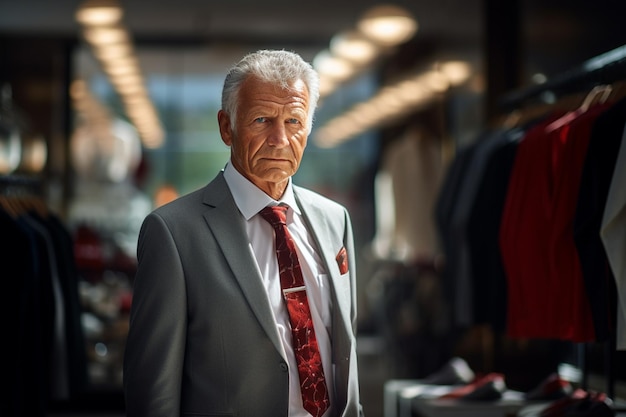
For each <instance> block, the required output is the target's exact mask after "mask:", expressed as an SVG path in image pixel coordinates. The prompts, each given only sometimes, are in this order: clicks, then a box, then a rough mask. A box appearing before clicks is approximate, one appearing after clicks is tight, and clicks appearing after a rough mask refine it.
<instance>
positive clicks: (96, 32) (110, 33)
mask: <svg viewBox="0 0 626 417" xmlns="http://www.w3.org/2000/svg"><path fill="white" fill-rule="evenodd" d="M84 36H85V39H87V42H89V43H90V44H91V45H93V46H94V47H97V46H102V45H109V44H117V43H124V42H128V34H127V32H126V30H125V29H123V28H121V27H97V28H91V29H87V30H85V32H84Z"/></svg>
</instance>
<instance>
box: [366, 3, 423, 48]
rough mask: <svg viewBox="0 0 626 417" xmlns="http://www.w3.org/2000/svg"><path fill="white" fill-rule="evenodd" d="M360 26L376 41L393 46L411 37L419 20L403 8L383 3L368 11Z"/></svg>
mask: <svg viewBox="0 0 626 417" xmlns="http://www.w3.org/2000/svg"><path fill="white" fill-rule="evenodd" d="M358 27H359V29H360V30H361V31H362V32H363V33H364V34H365V35H366V36H368V37H369V38H371V39H373V40H374V41H376V42H378V43H380V44H383V45H389V46H391V45H398V44H400V43H402V42H406V41H408V40H409V39H411V37H412V36H413V35H414V34H415V32H416V31H417V21H416V20H415V19H414V18H413V16H411V14H410V13H409V12H408V11H406V10H405V9H403V8H400V7H397V6H392V5H381V6H377V7H374V8H372V9H370V10H369V11H367V12H366V13H365V14H364V15H363V17H362V18H361V19H360V21H359V23H358Z"/></svg>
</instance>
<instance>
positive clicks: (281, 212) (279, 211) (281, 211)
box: [259, 206, 289, 227]
mask: <svg viewBox="0 0 626 417" xmlns="http://www.w3.org/2000/svg"><path fill="white" fill-rule="evenodd" d="M288 208H289V207H287V206H272V207H265V208H264V209H263V210H261V211H260V212H259V213H260V214H261V217H263V218H264V219H265V220H266V221H267V222H269V224H271V225H272V226H273V227H277V226H279V225H285V224H287V209H288Z"/></svg>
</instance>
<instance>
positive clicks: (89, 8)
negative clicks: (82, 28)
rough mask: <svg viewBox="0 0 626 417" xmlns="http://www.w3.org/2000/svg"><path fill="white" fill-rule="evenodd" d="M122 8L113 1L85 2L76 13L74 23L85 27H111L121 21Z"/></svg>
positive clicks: (88, 0)
mask: <svg viewBox="0 0 626 417" xmlns="http://www.w3.org/2000/svg"><path fill="white" fill-rule="evenodd" d="M122 14H123V12H122V8H121V7H120V5H119V3H118V2H117V1H115V0H87V1H86V2H84V3H83V4H82V5H81V6H80V7H79V8H78V10H77V12H76V21H77V22H79V23H81V24H83V25H86V26H100V25H113V24H116V23H119V22H120V21H121V20H122Z"/></svg>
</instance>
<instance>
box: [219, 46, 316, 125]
mask: <svg viewBox="0 0 626 417" xmlns="http://www.w3.org/2000/svg"><path fill="white" fill-rule="evenodd" d="M250 76H254V77H257V78H259V79H261V80H262V81H267V82H272V83H276V84H277V85H279V86H280V87H283V88H290V83H292V82H293V81H296V80H302V81H304V83H305V84H306V86H307V89H308V92H309V114H308V115H307V126H306V127H307V131H308V133H311V128H312V127H313V114H314V113H315V108H316V107H317V101H318V99H319V95H320V94H319V76H318V74H317V72H316V71H315V70H314V69H313V67H312V66H311V64H309V63H307V62H306V61H304V60H303V59H302V57H300V55H298V54H296V53H294V52H288V51H284V50H276V51H272V50H260V51H257V52H253V53H250V54H248V55H246V56H244V57H243V58H242V59H241V61H239V62H238V63H237V64H235V65H234V66H233V67H232V68H231V69H230V70H229V71H228V74H227V75H226V79H225V80H224V88H223V89H222V110H223V111H224V112H226V113H227V114H228V115H229V116H230V124H231V128H232V129H233V131H234V130H235V119H236V117H237V107H238V104H239V97H238V96H239V90H240V88H241V85H242V84H243V82H244V81H245V80H246V79H247V78H248V77H250Z"/></svg>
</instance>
